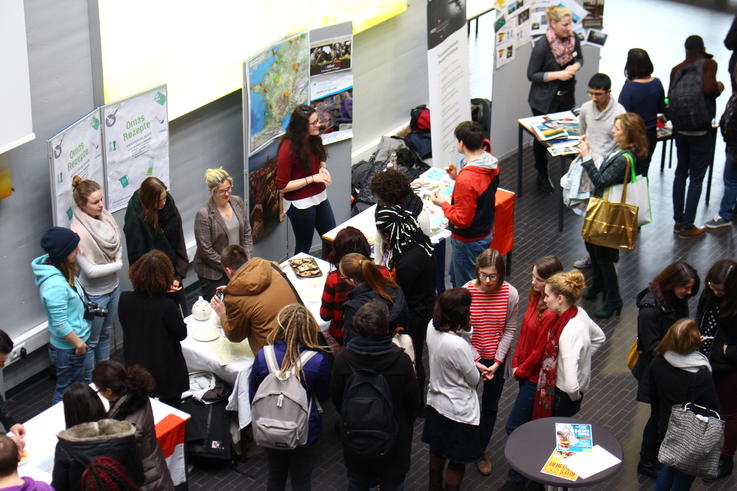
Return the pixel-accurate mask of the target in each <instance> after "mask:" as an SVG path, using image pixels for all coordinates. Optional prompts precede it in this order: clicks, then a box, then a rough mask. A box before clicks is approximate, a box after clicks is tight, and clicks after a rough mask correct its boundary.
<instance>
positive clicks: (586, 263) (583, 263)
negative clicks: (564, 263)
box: [573, 256, 591, 269]
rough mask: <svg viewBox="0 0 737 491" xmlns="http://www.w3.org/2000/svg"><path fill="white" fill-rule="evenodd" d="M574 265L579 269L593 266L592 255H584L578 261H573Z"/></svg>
mask: <svg viewBox="0 0 737 491" xmlns="http://www.w3.org/2000/svg"><path fill="white" fill-rule="evenodd" d="M573 267H574V268H577V269H586V268H590V267H591V256H586V257H582V258H581V259H579V260H577V261H573Z"/></svg>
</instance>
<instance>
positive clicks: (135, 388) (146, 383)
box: [92, 360, 156, 397]
mask: <svg viewBox="0 0 737 491" xmlns="http://www.w3.org/2000/svg"><path fill="white" fill-rule="evenodd" d="M92 381H93V382H94V383H95V385H96V386H97V388H98V389H99V390H105V389H110V390H112V392H113V394H115V396H117V397H120V396H123V395H125V394H128V393H132V394H136V395H140V396H143V397H148V396H149V395H151V394H152V393H153V392H154V390H156V381H155V380H154V378H153V376H152V375H151V374H150V373H149V372H148V370H146V369H145V368H143V367H142V366H140V365H133V366H130V367H128V368H125V367H124V366H123V365H122V364H121V363H118V362H117V361H114V360H104V361H101V362H100V363H98V364H97V366H95V369H94V370H93V371H92Z"/></svg>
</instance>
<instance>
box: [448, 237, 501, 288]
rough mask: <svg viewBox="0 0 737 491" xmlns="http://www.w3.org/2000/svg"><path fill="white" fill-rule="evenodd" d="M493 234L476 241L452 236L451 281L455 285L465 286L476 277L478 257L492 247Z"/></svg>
mask: <svg viewBox="0 0 737 491" xmlns="http://www.w3.org/2000/svg"><path fill="white" fill-rule="evenodd" d="M492 237H493V234H489V236H488V237H484V238H483V239H481V240H476V241H474V242H463V241H462V240H458V239H456V238H455V237H451V238H450V247H451V249H450V282H451V283H452V284H453V286H454V287H456V286H463V285H465V284H466V282H468V281H469V280H472V279H474V278H476V258H477V257H478V256H479V254H481V253H482V252H484V251H485V250H486V249H488V248H489V247H491V239H492Z"/></svg>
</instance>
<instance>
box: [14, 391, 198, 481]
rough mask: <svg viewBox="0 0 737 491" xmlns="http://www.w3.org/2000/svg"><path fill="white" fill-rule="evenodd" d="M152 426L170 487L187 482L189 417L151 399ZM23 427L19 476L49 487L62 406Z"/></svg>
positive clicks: (62, 418) (60, 429) (63, 426)
mask: <svg viewBox="0 0 737 491" xmlns="http://www.w3.org/2000/svg"><path fill="white" fill-rule="evenodd" d="M100 399H101V400H102V402H103V405H104V406H105V410H107V409H108V408H109V407H110V403H109V402H108V401H107V399H105V398H103V397H100ZM151 407H152V408H153V413H154V423H155V424H156V439H157V440H158V442H159V446H160V447H161V450H162V451H163V453H164V458H166V465H167V467H169V472H170V473H171V477H172V479H173V480H174V485H175V486H177V485H179V484H182V483H185V482H187V467H186V464H185V460H184V430H185V422H186V421H187V420H188V419H189V418H190V416H189V414H187V413H185V412H183V411H180V410H178V409H174V408H173V407H171V406H169V405H167V404H164V403H163V402H160V401H159V400H158V399H151ZM24 426H25V427H26V437H25V442H26V450H27V451H28V461H27V462H26V463H25V464H23V465H21V466H20V467H19V468H18V472H19V474H20V475H21V476H29V477H32V478H33V479H35V480H37V481H43V482H47V483H51V476H52V471H53V469H54V451H55V449H56V442H57V437H56V435H57V434H58V433H59V432H60V431H62V430H64V429H65V423H64V403H63V402H58V403H56V404H54V405H53V406H51V407H50V408H48V409H47V410H45V411H44V412H42V413H41V414H39V415H37V416H35V417H33V418H31V419H29V420H28V421H26V422H25V423H24Z"/></svg>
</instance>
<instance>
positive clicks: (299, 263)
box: [289, 257, 322, 278]
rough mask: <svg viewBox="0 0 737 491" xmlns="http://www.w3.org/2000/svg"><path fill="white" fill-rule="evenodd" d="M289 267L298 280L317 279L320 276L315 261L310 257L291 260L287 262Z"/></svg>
mask: <svg viewBox="0 0 737 491" xmlns="http://www.w3.org/2000/svg"><path fill="white" fill-rule="evenodd" d="M289 265H290V266H291V267H292V269H293V270H294V274H296V275H297V276H298V277H299V278H317V277H318V276H322V271H320V266H318V265H317V261H315V259H314V258H311V257H301V258H298V259H292V260H290V261H289Z"/></svg>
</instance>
